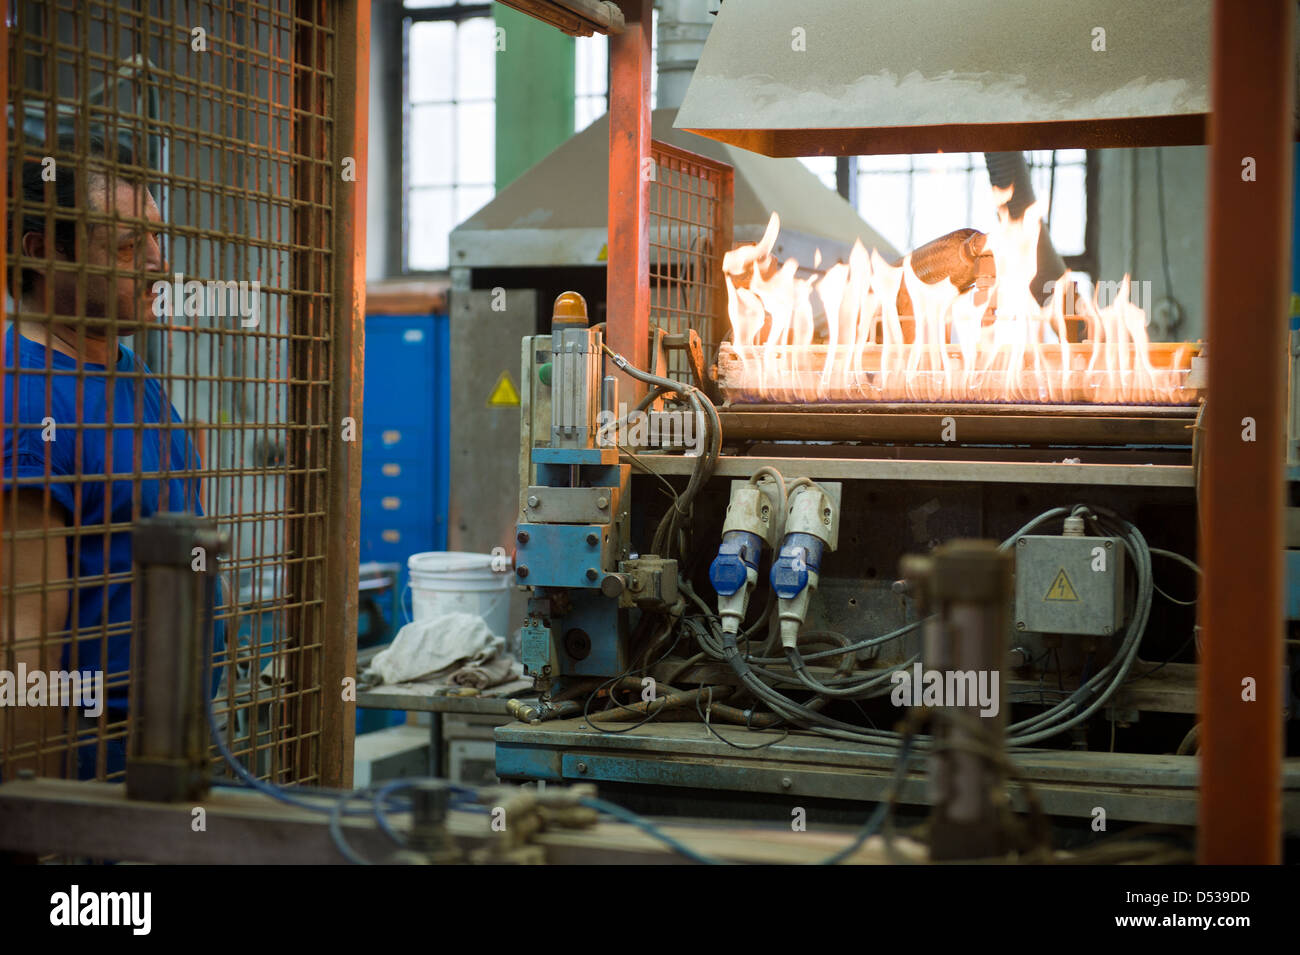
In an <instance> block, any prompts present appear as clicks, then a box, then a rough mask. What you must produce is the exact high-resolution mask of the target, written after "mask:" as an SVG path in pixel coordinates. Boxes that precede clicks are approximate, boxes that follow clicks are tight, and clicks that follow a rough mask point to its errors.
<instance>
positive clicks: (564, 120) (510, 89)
mask: <svg viewBox="0 0 1300 955" xmlns="http://www.w3.org/2000/svg"><path fill="white" fill-rule="evenodd" d="M493 16H494V17H495V18H496V25H497V27H499V28H501V29H502V30H504V31H505V33H504V35H498V42H502V41H504V44H505V49H504V50H498V51H497V54H496V83H497V90H496V103H497V120H496V166H497V169H496V187H497V191H498V192H499V191H501V190H502V189H504V188H505V187H506V186H508V185H510V183H512V182H514V181H515V180H516V179H518V178H519V176H520V175H521V174H522V173H524V172H525V171H526V170H527V169H528V168H529V167H530V166H532V165H533V164H534V163H536V162H537V161H538V160H540V159H542V158H543V157H545V156H546V155H547V154H548V153H550V152H551V150H553V149H555V147H556V146H559V145H560V144H561V143H562V142H564V141H565V140H566V139H568V138H569V137H570V136H572V135H573V37H571V36H566V35H565V34H564V33H561V32H560V31H559V30H557V29H556V28H555V27H552V26H548V25H547V24H545V23H542V22H541V21H539V20H534V19H533V18H532V17H530V16H528V15H527V14H524V13H520V12H519V11H517V10H512V9H510V8H509V7H506V6H502V5H501V4H499V3H498V4H494V6H493Z"/></svg>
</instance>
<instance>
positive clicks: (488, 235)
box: [450, 109, 899, 269]
mask: <svg viewBox="0 0 1300 955" xmlns="http://www.w3.org/2000/svg"><path fill="white" fill-rule="evenodd" d="M676 112H677V111H676V110H671V109H659V110H655V111H654V113H653V114H652V115H651V133H652V136H653V138H655V139H657V140H662V141H664V142H667V143H671V144H672V145H674V146H679V147H681V148H682V149H689V150H691V151H692V152H696V153H699V154H701V155H703V156H707V157H709V158H711V159H717V160H721V161H722V162H726V163H730V164H731V165H732V166H733V167H735V208H734V216H733V225H732V235H733V238H734V241H735V243H736V244H741V243H746V242H756V241H758V239H760V238H761V237H762V235H763V230H764V229H766V228H767V223H768V218H769V217H770V216H771V214H772V212H774V211H775V212H777V213H779V214H780V216H781V237H780V240H779V244H778V246H777V247H776V249H775V250H774V251H775V252H776V254H777V255H778V256H779V257H780V258H782V259H785V258H796V259H798V260H799V261H800V263H802V264H804V265H805V266H808V265H812V262H813V252H814V250H815V249H820V250H821V253H822V257H823V260H824V261H827V262H834V261H836V260H837V259H843V260H846V261H847V259H848V254H849V250H850V249H852V247H853V243H854V241H855V240H857V239H861V240H862V244H863V245H865V246H866V247H867V248H868V249H872V248H874V249H878V250H879V251H880V254H881V255H883V256H885V257H887V258H897V257H898V255H899V252H898V251H897V250H895V249H894V248H893V247H892V246H891V245H890V244H889V243H888V242H887V241H885V239H884V238H883V237H882V236H881V235H880V234H878V233H877V232H876V231H875V230H874V229H872V228H871V226H869V225H867V223H866V222H864V221H863V219H862V217H861V216H859V215H858V213H857V212H856V211H855V210H854V209H853V207H852V206H850V205H849V204H848V203H847V202H845V201H844V200H843V199H842V198H841V197H840V196H839V194H838V193H836V192H835V191H834V190H832V189H828V188H827V187H826V186H825V185H823V184H822V181H821V180H820V179H818V178H817V176H816V175H814V174H813V173H812V172H811V171H809V170H808V168H807V167H806V166H804V164H803V163H801V162H799V160H797V159H769V158H767V157H765V156H759V155H756V154H754V153H752V152H748V151H746V150H744V149H739V148H737V147H734V146H729V145H725V144H722V143H717V142H714V141H713V140H711V139H704V138H702V137H700V136H696V135H694V134H692V133H688V132H684V131H683V130H680V129H674V128H673V119H674V117H675V116H676ZM608 180H609V118H608V114H606V116H603V117H601V118H600V119H598V120H596V121H595V122H594V123H592V124H591V125H590V126H588V127H587V128H586V129H584V130H583V131H582V132H580V133H578V134H577V135H575V136H573V137H571V138H570V139H569V140H568V141H567V142H565V143H564V144H563V145H561V146H560V147H558V148H557V149H556V150H555V151H554V152H552V153H551V154H550V155H549V156H547V157H546V158H545V159H543V160H542V161H541V162H539V163H537V164H536V165H534V166H533V167H532V168H531V169H529V170H528V171H527V172H525V173H524V174H523V175H522V176H520V177H519V178H518V179H517V180H515V181H514V182H512V183H511V184H510V185H508V186H507V187H506V188H505V189H503V190H501V192H499V193H498V194H497V195H496V198H494V199H493V200H492V201H491V202H489V203H488V204H487V205H485V206H483V208H481V209H480V210H479V211H478V212H476V213H474V215H472V216H470V218H468V219H466V220H465V221H464V222H463V223H461V224H460V225H459V226H457V227H456V228H455V229H454V230H453V231H452V233H451V261H450V264H451V267H452V268H453V269H456V268H484V267H557V266H569V265H597V266H599V265H604V264H605V261H606V259H607V257H608V222H609V192H608V187H607V183H608Z"/></svg>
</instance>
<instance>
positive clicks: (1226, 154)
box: [1197, 0, 1295, 864]
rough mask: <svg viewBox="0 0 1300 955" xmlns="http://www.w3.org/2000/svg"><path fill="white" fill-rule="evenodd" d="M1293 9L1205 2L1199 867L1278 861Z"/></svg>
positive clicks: (1287, 0) (1283, 1)
mask: <svg viewBox="0 0 1300 955" xmlns="http://www.w3.org/2000/svg"><path fill="white" fill-rule="evenodd" d="M1294 16H1295V3H1294V0H1264V2H1260V3H1255V4H1250V5H1249V7H1243V6H1242V5H1240V4H1237V3H1233V2H1231V0H1215V4H1214V26H1213V40H1212V50H1213V68H1212V76H1211V117H1210V159H1209V182H1208V186H1207V188H1208V199H1207V206H1208V217H1207V223H1206V229H1207V241H1206V266H1207V281H1206V293H1205V302H1206V312H1207V315H1208V329H1207V337H1208V338H1209V342H1210V348H1209V384H1208V394H1209V401H1208V403H1207V405H1206V411H1205V424H1206V457H1205V469H1204V476H1203V484H1202V497H1201V502H1202V504H1201V507H1202V515H1201V517H1202V528H1203V535H1204V536H1203V539H1202V543H1201V564H1202V567H1203V569H1204V572H1205V577H1204V580H1203V585H1202V591H1201V625H1202V628H1203V631H1202V636H1203V643H1204V646H1203V652H1202V657H1201V663H1202V667H1201V688H1200V689H1201V698H1200V703H1201V720H1202V726H1201V792H1200V819H1199V822H1200V831H1199V834H1198V840H1197V842H1198V852H1199V858H1200V861H1201V862H1203V863H1211V864H1220V863H1255V864H1259V863H1279V862H1281V851H1282V842H1281V823H1282V772H1281V771H1282V765H1281V763H1282V665H1283V642H1282V641H1283V614H1282V585H1283V579H1282V546H1283V545H1282V517H1283V510H1282V508H1283V503H1284V501H1283V474H1282V469H1283V464H1284V462H1285V460H1286V456H1285V447H1284V442H1285V430H1286V429H1285V416H1284V414H1283V412H1284V407H1285V397H1286V384H1285V382H1286V352H1287V332H1286V314H1287V300H1288V294H1287V293H1288V291H1289V285H1288V278H1289V276H1288V262H1289V258H1288V254H1287V253H1288V250H1289V249H1290V227H1291V223H1290V209H1291V162H1292V158H1291V139H1292V131H1293V130H1292V124H1293V117H1292V100H1293V92H1292V91H1293V79H1294V69H1295V64H1294V62H1293V56H1292V42H1293V36H1292V26H1293V19H1294Z"/></svg>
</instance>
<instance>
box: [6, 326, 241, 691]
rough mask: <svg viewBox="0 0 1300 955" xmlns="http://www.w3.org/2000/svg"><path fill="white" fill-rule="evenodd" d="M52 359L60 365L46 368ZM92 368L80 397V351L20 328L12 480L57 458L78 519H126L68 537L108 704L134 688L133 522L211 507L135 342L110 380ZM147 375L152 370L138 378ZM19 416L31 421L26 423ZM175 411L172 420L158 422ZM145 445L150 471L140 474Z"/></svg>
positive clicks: (184, 439) (61, 490)
mask: <svg viewBox="0 0 1300 955" xmlns="http://www.w3.org/2000/svg"><path fill="white" fill-rule="evenodd" d="M15 341H16V342H17V344H18V364H17V367H19V368H21V369H23V371H22V373H20V374H19V375H17V376H16V377H17V379H18V391H17V394H16V396H15V392H14V378H15V375H14V374H13V369H14V367H15V362H14V344H15ZM47 361H48V366H49V367H51V368H52V369H53V372H54V373H53V374H48V373H47ZM82 367H83V368H84V370H85V375H84V377H83V379H82V381H84V385H83V386H82V388H83V393H82V395H81V396H80V398H79V397H78V393H77V392H78V380H77V378H76V377H75V376H74V375H70V374H67V373H68V372H73V373H75V372H76V370H77V360H76V359H75V358H72V357H70V356H68V355H64V354H63V353H61V352H57V351H54V350H52V349H51V350H50V351H49V352H47V351H46V349H45V347H44V346H43V345H40V344H39V343H37V342H33V341H31V340H29V339H26V338H23V337H22V336H21V335H18V333H17V329H16V328H14V327H13V326H12V325H11V326H10V328H9V330H8V332H7V333H6V334H5V359H4V397H3V401H4V417H5V427H4V486H5V488H6V489H8V488H10V487H12V486H13V485H14V483H15V477H16V478H17V482H16V483H17V484H18V486H19V487H20V488H23V487H29V488H33V489H37V490H40V489H42V488H44V486H45V477H46V464H47V461H48V465H49V474H50V476H51V478H54V479H56V480H51V481H50V484H49V488H50V497H51V499H53V500H55V501H57V502H58V503H59V504H60V505H62V507H63V510H64V511H65V512H66V515H65V516H66V520H67V523H68V525H69V526H70V527H74V526H80V527H84V528H94V527H96V526H97V525H114V524H120V525H122V529H121V530H111V531H107V532H105V531H103V530H98V531H96V530H88V531H86V532H85V533H83V534H82V535H81V536H80V540H79V541H78V540H77V539H75V538H73V537H69V538H68V539H67V547H68V576H69V577H70V578H72V579H73V584H74V587H75V589H74V590H73V591H71V593H70V596H71V599H70V601H69V609H68V614H69V617H71V616H72V614H73V613H74V612H75V613H76V620H75V621H74V622H73V624H74V625H75V630H76V631H77V633H76V637H77V638H78V640H77V642H78V651H77V669H78V670H81V671H83V672H85V671H90V672H91V673H92V674H93V672H94V671H95V670H98V669H101V668H102V669H103V671H104V682H105V685H106V686H107V706H108V708H110V709H120V710H124V709H126V706H127V688H126V686H125V685H124V684H123V685H121V686H112V685H110V684H112V683H115V682H121V681H122V680H123V677H124V675H125V674H127V673H128V672H129V671H130V661H131V630H132V628H133V618H132V615H131V572H132V569H133V568H132V560H131V531H130V526H131V523H132V522H133V521H134V520H136V519H138V518H143V517H149V516H150V515H151V514H154V513H156V512H158V511H188V512H191V513H196V514H200V515H201V514H202V513H203V505H202V502H201V501H200V500H199V479H198V478H197V477H190V476H186V475H185V472H193V471H196V470H198V468H199V467H200V462H199V456H198V452H197V451H196V449H195V447H194V443H193V441H191V440H190V436H189V434H188V433H187V432H186V430H185V426H184V423H183V422H182V421H181V416H180V415H179V414H177V412H176V409H175V408H174V407H173V406H172V403H171V401H170V400H168V398H167V394H166V393H165V392H164V391H163V387H162V383H161V382H159V381H158V379H157V378H155V377H152V376H151V375H150V373H149V369H148V368H147V367H145V364H144V362H143V361H141V360H140V359H139V358H138V357H137V356H136V354H135V353H134V352H133V351H131V349H129V348H127V347H126V346H124V345H120V344H119V345H118V360H117V367H116V371H117V374H116V376H114V377H113V378H111V379H110V378H109V376H108V375H107V373H106V372H107V369H106V368H105V366H104V365H97V364H91V363H89V362H87V363H85V364H83V366H82ZM139 374H143V375H144V376H145V377H136V376H137V375H139ZM110 396H111V399H112V411H111V415H112V421H113V422H114V423H115V427H113V428H112V430H111V432H110V431H109V429H107V428H105V427H104V425H105V424H106V423H108V422H109V415H110V410H109V400H110ZM78 409H80V410H78ZM137 415H138V416H139V417H138V418H137ZM47 418H50V419H53V424H54V430H53V433H52V435H51V437H52V440H49V441H47V440H44V438H43V431H45V430H46V429H45V428H43V426H42V423H43V422H44V421H45V419H47ZM15 420H17V421H18V422H19V424H20V425H24V426H26V427H17V428H15V427H14V421H15ZM164 421H167V422H170V423H171V425H172V427H170V428H169V429H167V430H163V429H161V428H158V427H156V426H157V425H159V424H160V423H162V422H164ZM46 423H47V424H48V422H46ZM140 424H142V425H143V427H141V426H140ZM110 440H111V442H112V448H111V453H110V448H109V441H110ZM137 454H138V455H139V471H140V473H141V475H142V477H141V478H140V480H139V481H135V480H133V479H132V475H133V474H134V473H135V471H136V467H137V465H136V455H137ZM164 455H165V457H164ZM164 461H166V465H165V467H164V464H163V462H164ZM163 470H167V471H169V472H171V473H169V474H168V475H167V476H166V478H165V479H164V477H163V475H162V474H161V473H160V472H162V471H163ZM60 476H72V477H75V476H80V481H79V482H77V483H73V482H67V481H59V480H57V478H59V477H60ZM137 505H138V510H137ZM105 539H107V547H105ZM65 626H67V624H65ZM218 627H219V625H218ZM105 633H107V647H108V654H107V656H108V659H107V661H106V662H102V661H101V660H100V645H101V640H100V639H99V638H100V636H101V635H103V634H105ZM221 636H222V634H221V633H220V632H218V633H216V634H214V637H216V638H217V641H218V646H220V645H221V644H222V642H223V641H221V639H220V638H221ZM87 638H89V639H87ZM70 663H71V653H70V647H69V646H68V645H65V646H64V648H63V660H62V664H61V666H62V668H63V669H68V668H69V667H70Z"/></svg>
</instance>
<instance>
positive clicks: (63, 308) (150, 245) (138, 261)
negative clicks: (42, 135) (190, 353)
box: [37, 181, 167, 337]
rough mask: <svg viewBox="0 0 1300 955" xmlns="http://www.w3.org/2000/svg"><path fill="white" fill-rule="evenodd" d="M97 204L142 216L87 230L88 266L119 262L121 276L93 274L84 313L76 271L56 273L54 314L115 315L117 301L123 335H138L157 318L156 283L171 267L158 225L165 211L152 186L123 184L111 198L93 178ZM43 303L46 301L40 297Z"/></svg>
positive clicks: (95, 330)
mask: <svg viewBox="0 0 1300 955" xmlns="http://www.w3.org/2000/svg"><path fill="white" fill-rule="evenodd" d="M110 199H111V203H110ZM92 202H93V203H94V207H95V208H97V209H104V210H106V211H107V210H110V209H113V210H116V211H117V214H118V215H119V216H120V217H122V219H123V220H132V219H133V220H136V221H134V222H132V221H122V222H119V223H117V224H113V223H95V224H91V225H89V226H88V228H87V233H88V241H87V243H86V252H85V255H83V256H81V258H80V261H82V262H84V263H85V264H86V265H88V266H99V267H102V268H112V267H114V266H115V267H116V268H117V271H118V274H117V276H116V278H114V277H113V276H110V275H99V274H95V273H93V272H91V273H87V275H86V301H85V310H84V312H83V311H81V310H79V309H78V307H77V305H78V302H77V275H76V273H72V272H55V273H54V275H53V276H52V279H51V280H52V281H53V283H54V286H53V293H54V313H55V314H56V315H64V316H68V315H78V314H84V315H86V316H88V317H93V318H108V317H109V316H110V315H111V314H112V303H113V302H114V301H116V303H117V321H118V322H119V325H118V327H117V333H118V334H119V335H132V334H134V333H135V332H137V331H139V330H140V329H142V328H144V327H145V326H146V325H148V324H149V322H150V321H151V320H152V318H153V307H152V306H153V300H154V298H155V297H156V296H155V295H154V292H153V283H154V282H156V281H157V280H158V279H159V278H161V277H162V276H163V274H164V273H165V272H166V271H167V266H166V263H165V262H164V261H163V256H162V246H161V244H160V242H159V238H160V237H159V234H158V232H157V230H156V229H155V228H154V226H155V225H161V224H162V215H161V214H160V213H159V212H158V206H157V204H156V203H155V202H154V201H153V196H151V195H150V194H149V190H148V189H146V188H145V187H144V186H138V185H134V184H132V183H126V182H119V183H117V189H116V195H113V196H111V197H110V196H109V193H108V189H107V185H106V184H105V183H103V182H102V181H100V182H92ZM60 258H70V256H60ZM37 301H38V302H41V301H42V299H41V297H40V296H38V297H37ZM105 331H106V329H105V328H104V327H103V326H94V327H88V328H87V329H86V332H87V334H90V335H95V336H96V337H99V336H101V335H102V334H103V333H104V332H105Z"/></svg>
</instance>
